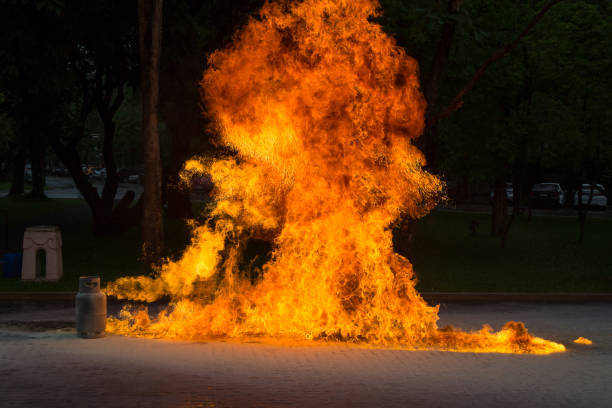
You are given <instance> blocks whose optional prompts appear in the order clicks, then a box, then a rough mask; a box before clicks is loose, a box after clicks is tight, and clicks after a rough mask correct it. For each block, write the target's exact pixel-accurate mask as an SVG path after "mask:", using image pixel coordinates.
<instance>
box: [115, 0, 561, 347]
mask: <svg viewBox="0 0 612 408" xmlns="http://www.w3.org/2000/svg"><path fill="white" fill-rule="evenodd" d="M378 8H379V5H378V3H377V1H375V0H350V1H349V0H303V1H296V2H287V1H277V2H271V3H266V4H265V5H264V6H263V8H262V10H261V12H260V14H259V16H258V17H255V18H252V19H251V20H250V21H249V23H248V24H247V25H246V26H245V27H244V28H243V29H242V30H241V31H239V32H238V33H237V35H236V37H235V40H234V42H233V43H232V44H231V45H230V46H229V47H227V48H226V49H223V50H220V51H217V52H215V53H214V54H213V55H212V56H211V57H210V60H209V68H208V69H207V71H206V72H205V73H204V77H203V79H202V82H201V86H202V91H203V98H204V101H205V103H206V106H207V108H208V113H209V114H210V115H211V117H212V118H213V120H214V122H215V123H216V124H217V126H218V132H219V134H220V135H221V143H223V144H224V145H227V146H229V147H231V148H232V149H234V150H235V151H236V152H237V155H236V158H231V159H223V160H215V161H212V162H210V163H204V162H201V161H197V160H193V161H189V162H188V163H187V164H186V166H185V173H186V177H187V176H188V175H189V174H193V173H194V172H196V173H197V172H208V173H209V174H210V175H211V177H212V180H213V182H214V185H215V190H214V198H215V203H216V207H215V209H214V211H213V212H212V214H211V218H210V219H209V220H208V221H207V222H206V223H205V224H203V225H199V226H194V230H193V238H192V243H191V245H190V246H189V248H188V249H187V250H186V251H185V253H184V254H183V255H182V258H181V259H180V260H178V261H177V262H170V261H168V262H167V263H166V264H165V265H163V266H162V267H161V270H160V271H159V274H158V275H157V276H156V277H153V278H150V277H137V278H121V279H119V280H117V281H115V282H113V283H111V284H110V285H109V286H108V288H107V294H109V295H114V296H117V297H119V298H127V299H132V300H141V301H147V302H151V301H155V300H157V299H159V298H161V297H170V298H171V304H170V307H169V308H168V309H167V310H165V311H163V312H162V313H160V314H159V316H157V317H156V318H155V319H151V318H150V317H149V314H148V312H147V311H146V310H134V309H132V310H129V309H126V310H124V311H123V312H122V314H121V316H120V317H119V318H118V319H111V321H110V322H109V330H110V331H112V332H115V333H121V334H130V335H141V336H150V337H165V338H180V339H198V338H211V337H218V336H221V337H224V338H238V339H244V338H253V337H257V338H266V339H286V340H290V341H304V340H306V341H307V340H330V341H331V340H334V341H349V342H355V343H360V344H371V345H380V346H399V347H406V348H413V349H414V348H440V349H445V350H454V351H477V352H511V353H551V352H556V351H563V350H565V348H564V346H563V345H561V344H557V343H554V342H551V341H547V340H543V339H540V338H537V337H533V336H531V335H529V334H528V333H527V330H526V329H525V326H524V325H523V324H522V323H515V322H509V323H507V324H506V325H505V326H504V328H503V329H502V330H501V331H499V332H493V331H492V330H491V329H490V328H489V327H488V326H485V327H483V329H482V330H481V331H478V332H474V333H466V332H461V331H458V330H455V329H452V328H445V329H438V327H437V325H436V322H437V320H438V307H431V306H428V305H427V304H426V303H425V301H423V299H422V298H421V297H420V296H419V294H418V293H417V292H416V290H415V288H414V286H415V280H414V274H413V271H412V265H411V264H410V262H409V261H408V260H407V259H406V258H404V257H402V256H400V255H398V254H396V253H394V251H393V246H392V236H391V226H392V224H393V222H394V221H395V220H397V219H398V218H399V217H400V215H401V214H406V215H408V216H410V217H413V218H418V217H422V216H423V215H425V214H426V213H428V212H429V211H430V210H431V209H432V208H433V206H434V205H435V204H436V201H437V199H438V198H439V197H440V195H441V191H442V183H441V182H440V180H439V179H437V178H436V177H435V176H433V175H431V174H429V173H427V172H426V171H424V170H423V165H424V163H425V160H424V158H423V155H422V154H421V152H420V151H419V150H418V149H417V148H416V147H415V146H414V144H413V142H414V140H415V139H416V138H417V137H418V136H419V135H420V134H421V132H422V130H423V118H424V110H425V100H424V98H423V96H422V94H421V92H420V90H419V83H418V66H417V62H416V61H415V60H414V59H413V58H411V57H409V56H407V55H406V53H405V52H404V50H403V49H401V48H400V47H398V46H397V45H396V44H395V41H394V40H393V39H392V38H391V37H389V36H388V35H386V34H385V33H384V32H383V30H382V28H381V27H380V26H379V25H377V24H375V23H373V22H372V21H371V18H372V17H374V16H377V15H378ZM262 237H265V238H267V239H268V240H270V241H272V242H273V250H272V254H271V257H270V259H269V260H268V261H267V263H265V265H264V266H263V268H262V270H261V271H254V270H253V268H251V269H250V270H249V268H248V265H247V266H245V265H244V264H245V255H244V249H245V246H246V245H247V243H248V240H249V239H253V238H262Z"/></svg>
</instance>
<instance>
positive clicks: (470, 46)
mask: <svg viewBox="0 0 612 408" xmlns="http://www.w3.org/2000/svg"><path fill="white" fill-rule="evenodd" d="M262 3H263V1H262V0H241V1H232V2H221V1H212V0H210V1H191V0H175V1H166V2H164V5H163V19H162V30H161V32H162V36H161V53H160V70H159V127H156V128H158V129H159V136H158V138H159V139H160V146H161V148H160V150H161V167H162V175H161V180H160V182H161V185H162V190H163V197H162V198H163V203H164V206H165V211H166V214H167V215H168V216H170V217H178V218H187V217H190V216H192V215H193V214H191V208H192V207H191V202H190V199H189V197H190V192H189V190H188V189H186V188H185V187H184V186H182V185H181V184H179V183H178V173H179V171H180V169H181V166H182V164H183V163H184V161H185V160H186V159H187V158H189V157H191V156H194V155H215V154H217V153H218V152H217V151H216V146H215V145H214V143H213V142H212V141H213V139H214V135H212V134H211V133H210V131H209V130H207V129H208V128H207V124H206V123H205V119H204V118H205V116H204V115H203V114H202V106H201V105H200V95H199V90H198V86H197V83H198V81H199V80H200V78H201V75H202V71H203V70H204V68H205V66H206V58H207V55H208V54H209V53H210V52H212V51H213V50H215V49H217V48H219V47H222V46H223V45H225V44H226V43H227V42H228V41H230V40H231V37H232V34H233V32H234V31H235V30H236V28H237V27H239V26H240V25H241V24H243V23H244V22H245V21H246V19H247V18H248V17H249V16H250V15H252V13H253V12H254V11H255V10H257V9H258V8H259V7H260V6H261V4H262ZM550 3H551V2H550V1H520V0H501V1H496V2H494V3H492V2H489V1H485V0H471V1H460V0H438V1H430V0H381V5H382V11H383V15H382V16H381V17H380V18H379V21H380V22H381V23H382V24H383V26H384V27H385V29H386V30H387V31H388V32H389V33H391V34H392V35H393V36H395V38H396V39H397V41H398V43H399V44H400V45H401V46H403V47H404V48H405V49H406V51H407V53H408V54H409V55H412V56H414V57H415V58H416V59H417V60H418V62H419V65H420V67H421V83H422V88H423V92H424V94H425V95H426V98H427V99H428V102H429V105H428V111H427V121H428V127H427V130H426V132H425V135H424V137H423V138H422V141H421V147H422V148H423V150H424V151H425V153H426V155H427V158H428V162H429V167H430V169H431V171H433V172H435V173H437V174H440V175H442V176H443V177H444V178H445V180H446V181H447V182H448V185H449V195H450V197H451V199H452V200H454V202H458V203H461V202H469V201H474V200H477V199H479V198H480V199H484V200H485V201H486V199H487V198H488V195H489V192H490V191H494V192H495V194H494V202H495V205H494V206H493V207H492V208H493V209H494V210H493V211H492V212H491V214H492V217H493V222H492V232H493V234H495V235H500V236H503V237H506V236H507V234H508V231H509V229H510V226H511V225H512V220H513V216H515V215H516V214H518V213H519V211H520V210H521V208H522V207H525V206H526V205H527V202H528V200H527V198H528V196H529V191H530V188H531V186H532V185H533V184H534V183H536V182H538V181H554V182H560V183H562V184H563V185H564V186H565V187H566V188H567V189H569V190H570V191H568V197H570V200H571V197H572V194H573V192H572V191H571V190H572V189H574V188H575V187H577V186H579V185H581V184H583V183H602V184H604V185H605V186H606V187H607V189H608V190H610V188H612V147H611V146H612V140H611V139H612V134H611V133H610V131H609V129H610V126H611V125H612V112H611V110H610V106H612V105H611V103H610V102H612V101H611V99H612V92H610V91H611V90H612V56H611V55H610V53H609V50H611V49H612V18H611V17H612V6H611V5H610V4H609V3H608V2H601V1H597V0H579V1H560V2H558V4H554V6H552V7H551V8H550V9H549V10H547V12H546V14H545V15H544V17H543V18H542V19H541V20H540V21H539V22H538V23H537V24H536V25H534V27H533V29H532V30H531V31H530V32H529V33H528V34H526V35H525V36H524V37H522V38H521V39H520V41H519V42H518V43H517V44H516V47H515V48H514V49H513V50H512V51H511V52H510V53H508V54H507V55H505V56H504V58H503V59H501V60H499V61H497V62H495V63H494V64H492V65H491V66H489V67H488V69H487V70H486V71H485V72H484V73H483V75H482V76H480V77H479V79H478V81H477V83H476V85H475V86H474V87H473V88H472V89H471V90H470V92H469V93H468V94H467V95H465V97H464V98H463V104H462V106H461V107H460V109H458V110H457V111H456V112H454V113H453V114H451V115H448V116H447V117H444V118H442V119H440V118H439V115H440V113H443V112H444V111H445V110H446V109H447V108H448V107H449V105H450V106H452V103H453V100H454V98H455V97H456V95H457V94H458V93H459V92H460V90H461V89H462V88H463V87H464V86H465V85H466V83H468V82H469V81H470V79H471V78H473V76H474V74H475V73H476V72H477V70H478V68H479V67H481V66H482V64H483V62H485V61H486V60H487V59H488V58H490V57H491V56H492V55H494V54H495V52H496V50H498V49H499V48H500V47H503V46H505V45H507V44H511V43H513V41H515V40H516V39H517V37H518V36H519V35H520V34H521V32H522V31H523V30H524V29H525V28H526V27H527V26H528V24H529V22H530V21H532V19H533V18H534V17H535V16H536V15H537V14H538V13H539V12H540V11H541V10H542V9H543V8H544V7H545V6H546V5H547V4H550ZM0 7H2V10H3V12H2V14H1V16H0V23H1V24H0V176H1V177H2V178H3V179H5V180H7V181H8V182H10V188H9V189H10V193H11V194H13V195H21V194H22V193H24V191H26V190H28V188H29V190H30V191H29V194H30V196H32V197H38V198H40V197H43V196H44V184H45V174H46V172H47V171H48V170H49V169H50V167H53V166H60V167H65V168H66V169H67V170H68V171H69V173H70V176H71V177H72V179H73V180H74V183H75V184H76V186H77V188H78V189H79V191H80V193H81V195H82V196H83V198H84V200H85V201H86V202H87V204H88V206H89V207H90V210H91V213H92V217H93V219H94V221H95V222H94V228H95V230H96V232H99V233H104V232H116V231H121V230H123V229H125V228H126V227H128V226H130V225H131V224H133V223H134V222H137V221H138V220H139V219H140V210H141V207H140V200H139V197H137V196H136V195H135V194H133V193H127V194H126V195H125V196H122V197H118V196H117V191H118V185H119V182H120V178H121V175H120V173H121V171H122V169H129V170H130V171H131V172H133V173H140V172H142V171H143V168H144V167H143V164H144V163H143V147H142V146H143V145H142V142H141V134H142V133H141V132H142V125H141V119H140V116H141V115H142V114H143V105H142V96H143V92H144V91H145V89H143V87H142V85H141V83H140V81H139V77H140V69H141V66H140V64H141V61H142V59H141V58H140V56H139V40H138V18H137V16H138V2H134V1H127V2H126V1H102V0H93V1H88V2H78V1H72V0H56V1H44V0H32V1H14V0H13V1H9V0H1V1H0ZM144 114H145V116H147V115H148V114H147V112H144ZM91 166H95V167H104V168H105V169H106V176H105V179H104V184H103V186H101V187H100V186H98V188H96V186H95V185H94V183H92V181H91V178H90V177H88V174H87V173H88V171H89V167H91ZM26 167H28V169H30V170H29V172H31V181H30V182H29V183H30V185H29V186H28V188H24V186H25V183H26V181H27V180H26V178H25V177H24V170H25V169H26ZM29 172H26V173H27V174H28V175H29V174H30V173H29ZM147 173H148V172H147ZM156 177H157V178H159V176H156ZM28 178H29V177H28ZM507 182H511V183H512V184H513V189H514V192H515V194H514V202H513V203H512V204H507V203H506V200H505V185H506V183H507ZM509 207H512V208H509ZM585 218H586V217H583V218H582V219H583V220H584V219H585Z"/></svg>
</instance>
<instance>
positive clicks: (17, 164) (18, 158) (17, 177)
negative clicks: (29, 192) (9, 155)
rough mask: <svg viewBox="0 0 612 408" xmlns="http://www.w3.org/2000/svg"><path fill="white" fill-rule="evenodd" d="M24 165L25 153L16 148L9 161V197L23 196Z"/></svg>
mask: <svg viewBox="0 0 612 408" xmlns="http://www.w3.org/2000/svg"><path fill="white" fill-rule="evenodd" d="M25 164H26V156H25V151H24V150H23V149H22V148H21V147H18V148H17V149H16V152H15V154H14V156H13V159H12V160H11V189H10V190H9V196H12V197H13V196H19V195H21V194H23V187H24V183H25V180H24V172H25Z"/></svg>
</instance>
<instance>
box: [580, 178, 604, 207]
mask: <svg viewBox="0 0 612 408" xmlns="http://www.w3.org/2000/svg"><path fill="white" fill-rule="evenodd" d="M590 195H591V184H583V185H582V205H588V204H589V197H590ZM607 206H608V196H607V195H606V190H605V189H604V187H603V186H602V185H601V184H593V197H592V198H591V205H590V206H589V208H593V209H600V210H605V209H606V207H607ZM577 207H578V190H576V192H575V193H574V208H577Z"/></svg>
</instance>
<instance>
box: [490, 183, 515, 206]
mask: <svg viewBox="0 0 612 408" xmlns="http://www.w3.org/2000/svg"><path fill="white" fill-rule="evenodd" d="M494 198H495V191H491V193H489V203H491V204H493V199H494ZM513 200H514V188H512V183H506V202H508V203H509V204H510V203H512V201H513Z"/></svg>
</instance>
